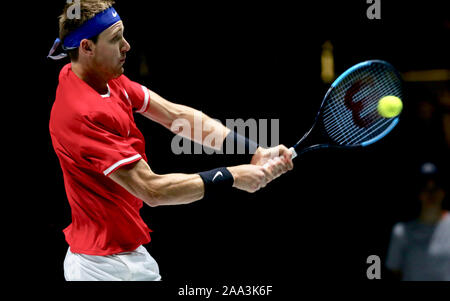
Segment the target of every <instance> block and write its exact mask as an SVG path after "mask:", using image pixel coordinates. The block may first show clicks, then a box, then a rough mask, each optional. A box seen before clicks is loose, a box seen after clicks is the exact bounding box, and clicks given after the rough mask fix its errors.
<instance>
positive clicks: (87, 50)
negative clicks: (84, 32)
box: [80, 39, 95, 56]
mask: <svg viewBox="0 0 450 301" xmlns="http://www.w3.org/2000/svg"><path fill="white" fill-rule="evenodd" d="M94 49H95V44H94V42H93V41H91V40H88V39H83V40H81V42H80V52H82V53H84V55H87V56H92V55H94Z"/></svg>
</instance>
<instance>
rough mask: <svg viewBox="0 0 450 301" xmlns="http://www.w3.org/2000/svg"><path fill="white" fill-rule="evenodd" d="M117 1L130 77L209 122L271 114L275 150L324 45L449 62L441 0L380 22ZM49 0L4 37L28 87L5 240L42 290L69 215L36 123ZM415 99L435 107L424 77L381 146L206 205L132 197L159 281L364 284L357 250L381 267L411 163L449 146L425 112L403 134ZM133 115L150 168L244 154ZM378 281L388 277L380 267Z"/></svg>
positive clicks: (407, 205) (355, 15)
mask: <svg viewBox="0 0 450 301" xmlns="http://www.w3.org/2000/svg"><path fill="white" fill-rule="evenodd" d="M116 2H118V3H116V5H115V7H116V9H117V10H118V12H119V14H120V15H121V18H122V20H123V21H124V24H125V27H126V29H125V38H126V39H127V40H128V42H129V43H130V44H131V51H130V52H129V53H128V55H127V63H126V65H125V74H126V75H127V76H128V77H129V78H131V79H132V80H134V81H137V82H140V83H141V84H143V85H146V86H147V87H148V88H150V89H152V90H154V91H155V92H157V93H159V94H160V95H161V96H163V97H165V98H167V99H168V100H171V101H173V102H177V103H182V104H185V105H188V106H192V107H194V108H197V109H199V110H202V111H203V112H204V113H206V114H208V115H209V116H212V117H214V118H217V119H220V120H221V121H222V122H224V121H225V119H227V118H232V119H237V118H243V119H244V120H247V119H249V118H254V119H261V118H267V119H271V118H277V119H279V120H280V143H282V144H285V145H286V146H291V145H292V144H293V143H295V142H296V141H297V140H298V139H299V138H300V136H301V135H303V133H304V132H305V131H306V130H308V129H309V127H310V126H311V123H312V121H313V118H314V116H315V113H316V111H317V109H318V106H319V104H320V101H321V100H322V97H323V95H324V93H325V92H326V90H327V88H328V85H327V84H324V83H323V82H322V81H321V78H320V67H321V61H320V56H321V50H322V44H323V43H324V42H325V41H326V40H330V41H331V42H332V44H333V46H334V57H335V70H336V75H339V74H340V73H342V72H343V71H345V70H346V69H347V68H348V67H350V66H352V65H353V64H356V63H358V62H361V61H363V60H368V59H383V60H386V61H388V62H390V63H391V64H393V65H394V66H395V67H396V68H397V69H398V70H399V71H400V72H407V71H411V70H425V69H445V68H446V69H449V68H450V66H449V65H450V64H449V60H448V54H449V53H450V49H449V47H448V44H449V43H448V39H449V19H448V13H446V12H448V11H447V10H446V9H445V8H444V5H443V3H444V2H443V1H442V2H429V1H427V2H412V3H411V2H409V1H395V4H394V3H392V2H394V1H389V2H388V1H382V3H381V18H382V19H381V20H368V19H367V17H366V10H367V8H368V6H369V4H366V1H334V2H335V3H333V2H332V1H317V3H316V4H307V3H306V2H299V3H297V4H294V3H293V2H292V3H291V2H284V1H277V2H269V3H261V2H260V1H220V2H218V1H195V2H194V3H184V4H180V3H178V2H174V1H164V2H163V3H164V4H162V2H161V1H159V2H158V3H153V1H148V2H147V1H145V2H144V1H139V2H137V1H127V2H126V1H116ZM336 2H338V3H336ZM64 3H65V1H58V2H56V1H54V2H51V3H50V2H43V1H39V2H38V3H35V4H34V5H33V6H32V7H31V8H30V9H29V10H28V11H27V12H28V14H26V16H25V17H24V18H25V19H27V20H29V21H30V26H29V32H26V33H23V32H22V33H18V34H17V35H15V38H16V39H17V40H18V42H23V44H22V45H23V46H19V47H17V48H16V49H18V51H19V52H20V53H24V55H25V57H24V58H21V59H19V60H18V62H16V63H17V64H16V67H15V68H12V69H11V72H12V74H13V77H14V78H15V79H16V80H15V83H16V84H17V83H18V84H19V88H18V89H22V90H20V91H23V93H25V92H26V91H33V93H32V94H29V93H26V95H28V96H31V97H21V99H20V100H17V101H20V102H21V107H22V108H23V109H22V110H21V124H23V125H24V126H25V127H24V129H17V131H18V132H20V135H18V137H19V140H20V141H19V142H20V143H22V144H23V145H24V146H23V147H21V148H20V149H21V157H22V158H23V161H24V162H25V166H24V167H20V168H16V169H15V170H16V171H17V169H18V174H17V175H16V174H14V179H18V180H15V181H13V182H14V184H13V185H14V186H11V187H12V188H11V189H14V190H15V191H16V192H17V193H16V198H15V199H16V201H17V204H18V206H19V207H20V208H19V209H17V210H16V213H18V215H19V216H20V218H19V219H18V220H17V221H16V223H17V224H18V225H20V226H21V227H20V229H21V230H20V233H18V234H17V235H13V236H14V238H15V239H17V240H18V241H19V242H20V244H21V245H22V246H23V245H27V246H29V248H30V250H32V254H33V256H28V257H27V258H28V259H27V261H26V262H25V265H26V266H27V267H28V268H31V270H33V271H34V272H35V273H36V274H34V275H33V279H34V281H38V282H40V281H43V282H45V283H49V284H52V285H53V284H54V285H63V284H62V283H63V280H64V278H63V265H62V264H63V260H64V256H65V253H66V250H67V244H66V242H65V241H64V236H63V233H62V230H63V228H65V227H66V226H68V225H69V223H70V208H69V206H68V202H67V199H66V196H65V191H64V186H63V178H62V172H61V169H60V167H59V163H58V160H57V157H56V155H55V153H54V151H53V148H52V145H51V140H50V136H49V133H48V122H49V116H50V110H51V106H52V104H53V101H54V97H55V90H56V86H57V78H58V74H59V70H60V69H61V68H62V66H63V65H64V64H65V63H67V62H68V61H67V60H63V61H56V62H55V61H51V60H48V59H46V55H47V52H48V50H49V49H50V47H51V46H52V43H53V40H54V38H56V37H57V35H58V22H57V16H58V15H59V14H60V13H61V11H62V8H63V6H64ZM144 63H145V64H146V66H147V67H148V72H146V70H145V69H142V68H143V67H144ZM25 72H26V74H30V76H28V75H27V76H26V77H24V74H25ZM438 85H442V83H440V84H438ZM444 85H448V82H447V83H444ZM424 98H426V99H429V100H430V101H432V102H433V103H436V89H435V86H434V85H433V83H431V87H430V83H428V85H425V84H423V85H422V84H418V83H405V98H404V105H405V108H404V112H403V113H402V117H401V121H400V123H399V125H398V126H397V127H396V128H395V129H394V131H393V132H392V133H391V134H390V135H388V136H387V137H386V138H385V139H383V140H382V141H381V142H380V143H378V144H376V145H373V146H370V147H369V148H366V149H364V150H362V151H336V150H325V151H320V152H316V153H311V154H307V155H305V156H303V157H301V158H299V159H296V160H295V162H294V164H295V169H294V170H293V171H291V172H289V173H288V174H286V175H284V176H283V177H281V178H279V179H277V180H275V181H274V182H273V183H271V184H270V185H268V186H267V187H266V188H265V189H263V190H261V191H259V192H257V193H254V194H247V193H245V192H242V191H237V190H233V191H230V193H229V194H227V195H224V196H223V198H221V199H217V200H214V201H210V202H205V201H199V202H196V203H194V204H191V205H183V206H169V207H156V208H150V207H147V206H144V208H143V209H142V211H141V212H142V216H143V218H144V220H145V221H146V222H147V224H148V225H149V227H150V228H151V229H152V230H153V231H154V232H153V233H152V242H151V243H150V244H149V245H147V246H146V247H147V249H148V250H149V252H150V253H151V254H152V256H153V257H154V258H155V259H156V260H157V261H158V263H159V266H160V269H161V275H162V277H163V280H166V282H169V283H171V281H172V282H178V281H179V282H180V283H185V282H186V283H190V281H195V280H197V281H200V283H201V281H222V282H224V281H225V282H226V281H234V282H237V283H238V284H239V283H240V282H239V281H241V282H244V284H245V281H250V280H252V281H255V282H257V283H260V284H265V285H276V284H278V285H279V288H280V287H283V290H285V291H289V290H292V291H294V290H295V289H296V288H295V286H296V285H298V284H299V283H302V284H307V283H309V282H312V283H315V282H316V281H319V282H328V281H331V282H336V281H338V282H341V281H345V282H347V281H354V280H358V281H366V282H367V281H368V280H367V278H366V269H367V267H368V264H367V263H366V259H367V257H368V256H369V255H372V254H374V255H378V256H380V258H381V259H382V261H383V262H384V260H385V258H386V251H387V245H388V242H389V238H390V232H391V229H392V226H393V225H394V223H396V222H398V221H402V220H408V219H411V218H413V217H414V215H415V214H416V213H417V204H418V201H417V200H416V193H417V191H416V188H415V181H416V177H415V175H416V171H417V169H418V166H419V165H418V164H419V163H420V162H421V161H422V160H438V161H440V162H444V159H445V155H448V146H447V145H446V144H445V142H444V140H443V136H442V129H439V122H438V121H439V118H438V117H436V118H433V120H437V122H436V123H437V126H436V129H435V128H431V129H430V130H428V131H427V132H424V133H423V132H421V131H419V130H418V129H423V127H421V126H420V122H421V120H420V118H419V114H418V103H419V102H420V100H422V99H424ZM437 112H438V113H439V112H440V111H439V110H437ZM136 122H137V124H138V127H139V128H140V129H141V131H142V133H143V134H144V136H145V137H146V142H147V155H148V158H149V164H150V166H151V167H152V169H153V170H154V171H155V172H157V173H161V174H164V173H170V172H186V173H194V172H198V171H201V170H206V169H211V168H214V167H217V166H224V165H227V166H230V165H235V164H239V163H246V161H247V159H248V158H247V157H245V156H237V155H235V156H231V155H227V156H224V155H206V154H203V155H178V156H177V155H174V154H173V153H172V152H171V149H170V141H171V139H172V138H173V135H172V134H171V133H170V132H169V131H167V130H166V129H164V128H163V127H161V126H159V125H157V124H154V123H153V122H151V121H149V120H147V119H145V118H144V117H142V116H137V117H136ZM16 138H17V136H16ZM427 139H428V140H427ZM23 175H26V177H25V179H24V176H23ZM16 185H17V186H16ZM27 252H28V251H27ZM19 274H20V273H19ZM20 277H21V276H18V278H20ZM382 279H384V280H389V279H391V278H390V275H389V274H388V271H386V270H384V268H383V271H382ZM58 283H59V284H58Z"/></svg>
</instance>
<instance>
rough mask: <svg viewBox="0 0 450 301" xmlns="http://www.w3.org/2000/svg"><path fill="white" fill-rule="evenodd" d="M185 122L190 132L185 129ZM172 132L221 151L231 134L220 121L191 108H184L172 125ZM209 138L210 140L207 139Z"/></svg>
mask: <svg viewBox="0 0 450 301" xmlns="http://www.w3.org/2000/svg"><path fill="white" fill-rule="evenodd" d="M185 122H187V123H188V124H189V127H190V131H187V130H186V129H184V127H183V123H185ZM171 130H172V131H173V132H174V133H175V134H179V135H181V136H183V137H184V138H188V139H190V140H192V141H194V142H197V143H199V144H202V145H204V146H206V147H209V148H213V149H221V147H222V143H223V141H224V139H225V137H226V136H227V135H228V133H229V132H230V129H228V128H227V127H226V126H224V125H223V124H222V123H220V122H219V121H217V120H215V119H213V118H211V117H209V116H208V115H206V114H205V113H203V112H201V111H198V110H195V109H193V108H190V107H184V108H183V110H182V111H181V114H180V115H179V117H178V118H177V120H175V121H174V123H172V127H171ZM207 137H209V138H210V139H205V138H207Z"/></svg>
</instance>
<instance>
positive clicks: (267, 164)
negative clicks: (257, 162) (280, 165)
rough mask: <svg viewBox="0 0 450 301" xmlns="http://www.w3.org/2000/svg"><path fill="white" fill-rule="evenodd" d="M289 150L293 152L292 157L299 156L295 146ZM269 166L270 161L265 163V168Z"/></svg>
mask: <svg viewBox="0 0 450 301" xmlns="http://www.w3.org/2000/svg"><path fill="white" fill-rule="evenodd" d="M289 150H290V151H291V152H292V159H294V158H295V157H297V152H296V151H295V149H294V148H293V147H291V148H290V149H289ZM278 158H279V157H278ZM268 166H269V162H267V163H265V164H264V165H263V167H264V168H267V167H268Z"/></svg>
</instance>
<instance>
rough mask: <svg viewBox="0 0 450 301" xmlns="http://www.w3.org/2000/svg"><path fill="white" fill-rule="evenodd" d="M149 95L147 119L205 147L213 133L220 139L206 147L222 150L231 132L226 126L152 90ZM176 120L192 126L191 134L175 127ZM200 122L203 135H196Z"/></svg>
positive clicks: (145, 114) (145, 113)
mask: <svg viewBox="0 0 450 301" xmlns="http://www.w3.org/2000/svg"><path fill="white" fill-rule="evenodd" d="M149 93H150V105H149V107H148V109H147V111H145V112H144V113H143V115H144V116H145V117H147V118H149V119H151V120H153V121H155V122H158V123H159V124H161V125H163V126H164V127H166V128H167V129H169V130H171V131H172V132H173V133H175V134H180V135H182V136H184V137H185V138H188V139H191V140H192V141H195V142H197V143H199V144H203V145H205V143H204V142H205V137H207V136H208V135H210V134H211V133H215V134H216V135H217V136H218V139H216V140H214V139H212V140H211V142H214V141H215V142H216V144H215V145H205V146H207V147H210V148H213V149H220V148H221V147H222V143H223V140H224V139H225V137H226V136H227V135H228V133H229V132H230V129H228V128H227V127H226V126H224V125H223V124H221V123H220V122H218V121H217V120H214V119H212V118H211V117H209V116H207V115H206V114H204V113H202V112H200V111H198V110H196V109H193V108H191V107H188V106H185V105H181V104H176V103H173V102H170V101H168V100H166V99H164V98H163V97H161V96H159V95H158V94H156V93H155V92H153V91H151V90H149ZM175 120H185V121H187V122H188V123H189V125H190V132H188V133H186V132H185V131H183V129H182V127H179V126H177V127H174V126H173V122H174V121H175ZM198 121H200V122H201V135H195V133H194V126H197V124H195V123H196V122H198ZM197 130H198V129H197ZM199 133H200V131H199Z"/></svg>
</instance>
